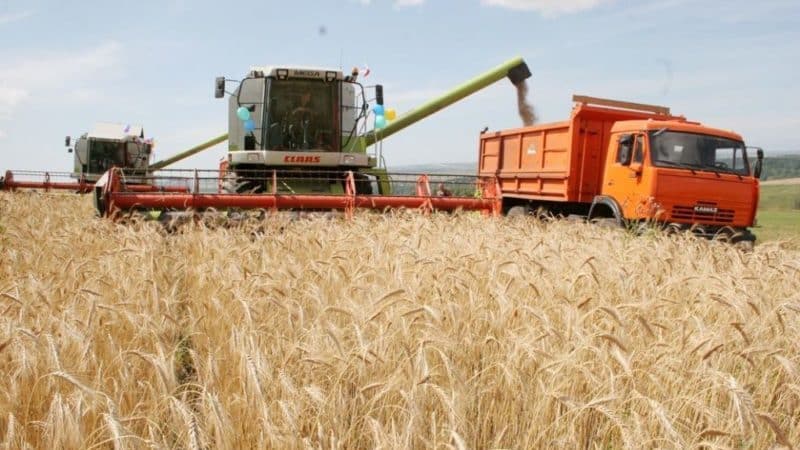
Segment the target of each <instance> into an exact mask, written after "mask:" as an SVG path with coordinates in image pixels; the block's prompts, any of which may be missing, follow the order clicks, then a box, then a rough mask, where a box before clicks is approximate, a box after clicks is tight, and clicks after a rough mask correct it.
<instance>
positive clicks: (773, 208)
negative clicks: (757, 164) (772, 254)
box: [753, 184, 800, 247]
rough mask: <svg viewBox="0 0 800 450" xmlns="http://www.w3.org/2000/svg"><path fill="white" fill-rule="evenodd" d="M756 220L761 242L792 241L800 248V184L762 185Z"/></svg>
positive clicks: (756, 229)
mask: <svg viewBox="0 0 800 450" xmlns="http://www.w3.org/2000/svg"><path fill="white" fill-rule="evenodd" d="M756 218H757V222H758V225H757V226H756V227H755V228H754V230H753V231H754V232H755V234H756V235H757V236H758V240H759V241H760V242H768V241H775V240H792V241H793V243H792V245H793V246H795V247H800V184H794V185H789V184H787V185H768V186H763V185H762V186H761V200H760V202H759V207H758V215H757V217H756Z"/></svg>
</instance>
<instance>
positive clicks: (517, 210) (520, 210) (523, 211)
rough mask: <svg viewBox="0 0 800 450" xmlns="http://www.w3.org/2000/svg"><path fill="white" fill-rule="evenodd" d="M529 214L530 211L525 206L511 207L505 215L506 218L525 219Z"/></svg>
mask: <svg viewBox="0 0 800 450" xmlns="http://www.w3.org/2000/svg"><path fill="white" fill-rule="evenodd" d="M530 214H531V211H530V209H528V207H527V206H512V207H511V208H509V210H508V212H507V213H506V217H509V218H513V217H526V216H529V215H530Z"/></svg>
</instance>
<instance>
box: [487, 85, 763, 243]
mask: <svg viewBox="0 0 800 450" xmlns="http://www.w3.org/2000/svg"><path fill="white" fill-rule="evenodd" d="M573 101H574V102H575V106H574V108H573V110H572V113H571V115H570V118H569V120H566V121H563V122H555V123H548V124H542V125H534V126H530V127H525V128H517V129H509V130H501V131H496V132H484V133H483V134H481V137H480V155H479V175H480V176H481V177H485V178H486V179H489V178H490V177H494V178H496V179H497V180H498V183H499V189H500V192H501V195H502V208H503V212H504V213H506V214H508V215H522V214H528V213H532V212H534V211H537V210H544V211H547V212H549V213H552V214H557V215H580V216H583V217H586V218H588V219H589V220H592V221H603V222H610V223H615V224H617V225H620V226H621V225H623V224H627V223H639V222H658V223H661V224H669V225H672V226H676V227H678V228H681V229H693V230H695V231H696V232H698V233H699V234H701V235H704V236H706V237H712V236H716V235H719V234H720V233H725V234H727V235H728V236H729V237H730V238H731V239H732V240H734V241H750V242H752V241H754V240H755V236H754V235H753V234H752V233H751V232H750V231H749V230H748V228H749V227H752V226H753V222H754V220H755V215H756V207H757V206H758V196H759V182H758V179H759V176H760V173H761V166H762V160H763V151H762V150H761V149H760V148H753V147H746V146H745V144H744V141H743V139H742V137H741V136H740V135H738V134H736V133H734V132H732V131H728V130H722V129H718V128H710V127H707V126H705V125H703V124H701V123H699V122H692V121H689V120H686V118H685V117H683V116H674V115H672V114H671V113H670V110H669V108H666V107H663V106H654V105H645V104H639V103H630V102H621V101H616V100H607V99H600V98H593V97H587V96H578V95H576V96H573ZM748 150H751V152H752V150H755V153H756V159H755V161H754V162H752V167H751V161H750V159H749V157H752V156H751V155H748Z"/></svg>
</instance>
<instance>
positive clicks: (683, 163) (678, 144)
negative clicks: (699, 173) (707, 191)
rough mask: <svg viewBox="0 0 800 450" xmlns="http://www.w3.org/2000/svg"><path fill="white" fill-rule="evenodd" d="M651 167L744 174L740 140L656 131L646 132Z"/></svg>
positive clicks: (747, 168) (744, 158)
mask: <svg viewBox="0 0 800 450" xmlns="http://www.w3.org/2000/svg"><path fill="white" fill-rule="evenodd" d="M650 149H651V151H650V154H651V155H652V161H653V164H654V165H655V166H661V167H684V168H687V169H691V170H704V171H712V172H723V173H735V174H738V175H748V174H749V173H750V166H749V165H748V163H747V152H746V151H745V146H744V143H742V142H740V141H735V140H733V139H727V138H723V137H719V136H711V135H706V134H695V133H684V132H678V131H667V130H658V131H651V132H650Z"/></svg>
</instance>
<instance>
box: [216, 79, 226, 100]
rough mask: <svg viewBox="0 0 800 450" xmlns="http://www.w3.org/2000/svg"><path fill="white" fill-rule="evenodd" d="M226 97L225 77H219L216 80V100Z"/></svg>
mask: <svg viewBox="0 0 800 450" xmlns="http://www.w3.org/2000/svg"><path fill="white" fill-rule="evenodd" d="M224 96H225V77H217V78H216V79H214V98H222V97H224Z"/></svg>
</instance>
